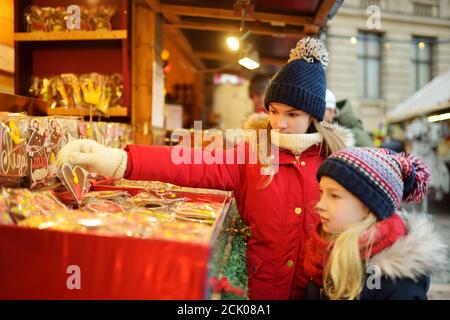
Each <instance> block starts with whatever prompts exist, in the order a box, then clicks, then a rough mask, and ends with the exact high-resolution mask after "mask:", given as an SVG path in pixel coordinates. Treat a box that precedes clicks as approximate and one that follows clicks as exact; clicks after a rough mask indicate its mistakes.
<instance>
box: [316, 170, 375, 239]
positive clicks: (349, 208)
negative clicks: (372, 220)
mask: <svg viewBox="0 0 450 320" xmlns="http://www.w3.org/2000/svg"><path fill="white" fill-rule="evenodd" d="M319 186H320V201H319V203H318V204H317V205H316V210H317V212H318V213H319V215H320V221H321V222H322V230H323V231H324V232H325V233H328V234H339V233H341V232H343V231H345V230H346V229H347V228H348V227H350V226H351V225H352V224H354V223H357V222H360V221H362V220H364V219H365V218H366V217H367V216H368V215H369V214H370V210H369V208H368V207H367V206H366V205H365V204H364V203H362V202H361V200H359V199H358V198H357V197H356V196H354V195H353V194H352V193H351V192H349V191H347V189H345V188H344V187H343V186H342V185H341V184H339V183H338V182H336V181H335V180H333V179H331V178H329V177H326V176H323V177H322V178H321V179H320V183H319Z"/></svg>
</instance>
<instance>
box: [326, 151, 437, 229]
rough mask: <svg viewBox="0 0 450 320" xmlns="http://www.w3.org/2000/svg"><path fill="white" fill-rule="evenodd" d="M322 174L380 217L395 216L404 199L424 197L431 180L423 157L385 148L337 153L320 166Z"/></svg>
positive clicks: (420, 198) (407, 200) (409, 200)
mask: <svg viewBox="0 0 450 320" xmlns="http://www.w3.org/2000/svg"><path fill="white" fill-rule="evenodd" d="M322 176H327V177H330V178H332V179H333V180H335V181H337V182H338V183H340V184H341V185H342V186H343V187H344V188H345V189H347V190H348V191H350V192H351V193H353V194H354V195H355V196H357V197H358V198H359V199H360V200H361V201H362V202H363V203H364V204H365V205H366V206H367V207H368V208H369V209H370V210H371V211H372V212H373V213H374V214H375V215H376V216H377V217H378V219H380V220H381V219H385V218H387V217H389V216H391V215H392V214H393V213H394V212H395V211H396V210H397V209H398V206H399V205H400V202H401V201H402V200H404V201H406V202H412V201H413V202H418V201H420V200H422V198H423V197H424V196H425V195H426V192H427V186H428V183H429V182H430V181H431V174H430V170H429V169H428V167H426V166H425V164H424V163H423V162H422V160H420V159H418V158H416V157H415V156H413V155H412V154H407V153H404V152H401V153H394V152H392V151H391V150H388V149H381V148H348V149H344V150H341V151H338V152H335V153H333V154H332V155H331V156H330V157H329V158H327V159H326V160H325V161H324V162H323V163H322V165H321V166H320V168H319V170H318V172H317V179H318V180H319V181H320V178H321V177H322Z"/></svg>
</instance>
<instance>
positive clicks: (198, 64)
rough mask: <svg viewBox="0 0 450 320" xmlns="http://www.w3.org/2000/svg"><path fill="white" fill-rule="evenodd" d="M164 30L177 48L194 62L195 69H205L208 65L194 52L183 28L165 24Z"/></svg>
mask: <svg viewBox="0 0 450 320" xmlns="http://www.w3.org/2000/svg"><path fill="white" fill-rule="evenodd" d="M164 32H165V33H167V35H168V37H167V38H169V39H170V41H172V43H173V44H174V46H175V47H176V48H177V50H178V51H179V52H180V53H181V54H182V55H183V56H184V57H185V58H186V59H187V60H188V61H189V62H190V63H191V64H192V66H193V67H194V68H195V71H199V70H202V69H205V68H206V66H205V64H204V63H203V61H202V60H201V59H200V58H199V57H197V56H196V55H195V54H194V50H193V49H192V46H191V44H190V43H189V41H188V40H187V39H186V37H185V36H184V34H183V33H182V32H181V30H178V29H175V28H171V27H169V26H168V25H167V24H165V25H164Z"/></svg>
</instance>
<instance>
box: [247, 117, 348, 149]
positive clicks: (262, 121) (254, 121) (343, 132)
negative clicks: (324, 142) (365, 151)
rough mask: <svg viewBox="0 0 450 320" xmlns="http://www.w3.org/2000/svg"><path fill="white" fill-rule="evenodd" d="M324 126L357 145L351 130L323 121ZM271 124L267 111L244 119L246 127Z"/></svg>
mask: <svg viewBox="0 0 450 320" xmlns="http://www.w3.org/2000/svg"><path fill="white" fill-rule="evenodd" d="M321 124H322V126H323V127H325V128H326V129H328V130H331V131H333V132H334V133H335V134H336V135H337V136H338V137H339V138H340V139H341V140H342V141H343V142H344V144H345V146H346V147H347V148H348V147H352V146H354V145H355V139H354V137H353V133H352V131H351V130H349V129H346V128H344V127H341V126H339V125H337V124H330V123H328V122H325V121H322V122H321ZM268 126H269V116H268V114H267V113H262V112H259V113H252V114H251V115H249V116H248V117H247V119H246V120H245V121H244V125H243V127H244V129H253V130H259V129H267V128H268Z"/></svg>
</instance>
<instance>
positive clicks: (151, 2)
mask: <svg viewBox="0 0 450 320" xmlns="http://www.w3.org/2000/svg"><path fill="white" fill-rule="evenodd" d="M145 3H146V4H147V5H148V6H149V7H150V9H152V10H153V11H154V12H156V13H158V12H161V3H160V2H159V0H145Z"/></svg>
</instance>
